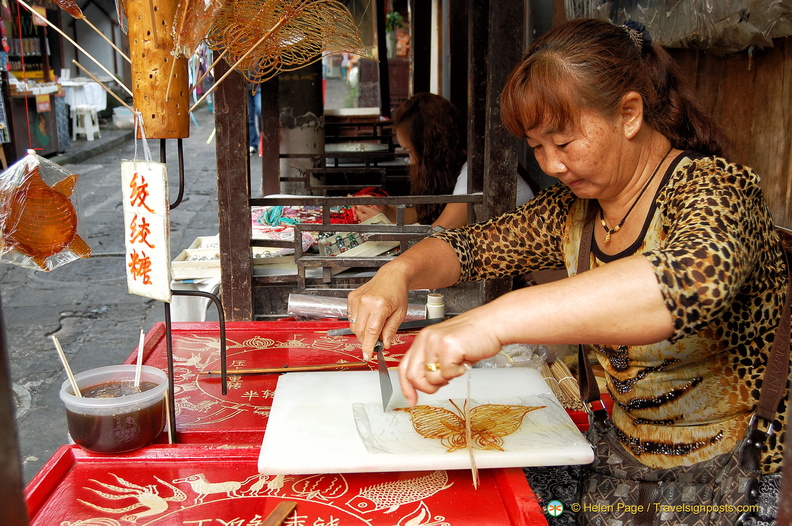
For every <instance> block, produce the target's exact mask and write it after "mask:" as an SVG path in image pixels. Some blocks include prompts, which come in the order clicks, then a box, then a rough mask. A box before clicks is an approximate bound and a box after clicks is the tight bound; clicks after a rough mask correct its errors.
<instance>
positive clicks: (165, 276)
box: [121, 160, 171, 302]
mask: <svg viewBox="0 0 792 526" xmlns="http://www.w3.org/2000/svg"><path fill="white" fill-rule="evenodd" d="M121 183H122V185H123V201H124V237H125V241H124V242H125V246H126V274H127V287H128V290H129V293H130V294H137V295H138V296H144V297H147V298H152V299H155V300H159V301H166V302H170V300H171V288H170V238H169V235H168V234H169V232H170V215H169V211H170V204H169V201H168V175H167V167H166V165H164V164H162V163H157V162H153V161H150V160H146V161H126V160H125V161H121Z"/></svg>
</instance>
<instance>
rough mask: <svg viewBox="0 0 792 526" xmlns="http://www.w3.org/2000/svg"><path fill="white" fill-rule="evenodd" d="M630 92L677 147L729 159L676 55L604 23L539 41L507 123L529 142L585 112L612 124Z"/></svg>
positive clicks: (510, 90) (519, 70)
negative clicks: (536, 132) (532, 133)
mask: <svg viewBox="0 0 792 526" xmlns="http://www.w3.org/2000/svg"><path fill="white" fill-rule="evenodd" d="M645 36H646V37H649V35H648V33H645ZM629 91H635V92H636V93H638V94H639V95H641V97H642V98H643V103H644V121H645V122H646V123H647V124H648V125H649V126H651V127H652V128H653V129H655V130H657V131H658V132H660V133H661V134H663V135H664V136H665V137H666V138H667V139H668V140H669V141H671V145H672V146H674V147H675V148H679V149H681V150H695V151H697V152H700V153H703V154H707V155H723V151H724V149H725V140H724V137H723V134H722V132H721V130H720V129H719V128H718V126H717V125H716V124H715V122H714V121H713V120H712V119H711V118H710V117H709V116H707V115H706V114H704V112H703V111H702V110H701V108H700V107H699V105H698V104H697V103H696V101H695V99H694V97H693V92H692V90H691V89H690V88H689V87H688V86H687V85H686V83H685V82H684V79H683V77H682V75H681V73H680V71H679V68H678V67H677V65H676V63H675V62H674V59H673V58H672V57H671V56H670V55H669V54H668V52H667V51H666V50H665V49H663V47H662V46H661V45H659V44H657V43H654V44H651V45H644V46H641V45H640V42H639V43H636V41H635V40H634V39H632V38H631V37H630V33H629V31H628V30H627V29H626V28H625V27H620V26H616V25H613V24H611V23H610V22H606V21H602V20H596V19H590V18H579V19H575V20H570V21H569V22H567V23H565V24H562V25H560V26H558V27H556V28H554V29H552V30H550V31H549V32H547V33H545V34H544V35H542V36H541V37H540V38H539V39H537V40H536V42H534V44H533V45H532V46H531V48H530V49H529V50H528V53H527V54H526V55H525V57H524V58H523V60H522V61H521V62H520V64H518V65H517V67H516V68H514V70H513V71H512V72H511V74H510V75H509V78H508V80H507V82H506V86H505V88H504V90H503V94H502V95H501V117H502V119H503V123H504V125H505V126H506V127H507V128H508V129H509V131H510V132H511V133H513V134H514V135H516V136H518V137H521V138H522V137H525V132H526V131H527V130H530V129H533V128H536V127H537V126H539V125H540V124H542V123H548V124H550V125H551V126H553V127H558V128H559V129H563V128H564V126H566V125H570V124H574V122H575V120H576V119H577V117H578V116H579V113H580V110H581V109H583V108H586V109H589V110H593V111H596V112H598V113H600V114H602V115H607V116H612V115H613V114H614V112H615V111H616V108H617V107H618V104H619V102H620V101H621V98H622V96H623V95H624V94H626V93H627V92H629Z"/></svg>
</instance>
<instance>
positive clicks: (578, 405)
mask: <svg viewBox="0 0 792 526" xmlns="http://www.w3.org/2000/svg"><path fill="white" fill-rule="evenodd" d="M542 377H543V378H544V380H545V382H547V385H549V386H550V389H551V390H552V391H553V394H554V395H556V398H558V401H559V402H561V405H562V406H564V409H569V410H571V411H584V410H585V409H584V407H583V402H582V401H581V399H580V387H579V386H578V381H577V380H576V379H575V377H574V376H572V371H570V370H569V367H567V366H566V364H565V363H564V362H563V361H561V360H555V361H554V362H551V363H549V364H548V363H543V364H542Z"/></svg>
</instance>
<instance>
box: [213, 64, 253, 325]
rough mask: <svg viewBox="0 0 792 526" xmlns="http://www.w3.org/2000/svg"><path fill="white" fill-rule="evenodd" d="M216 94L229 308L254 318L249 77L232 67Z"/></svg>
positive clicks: (223, 67) (231, 314)
mask: <svg viewBox="0 0 792 526" xmlns="http://www.w3.org/2000/svg"><path fill="white" fill-rule="evenodd" d="M228 68H229V66H228V63H226V62H225V61H224V60H223V61H220V62H219V63H218V64H217V66H215V73H216V74H217V75H218V76H220V75H223V74H225V73H226V71H228ZM214 97H215V99H214V101H215V105H214V108H215V128H216V129H217V139H216V151H217V210H218V216H219V220H218V225H219V229H220V232H219V238H220V268H221V269H223V272H222V275H221V278H222V281H221V285H220V286H221V291H222V296H223V311H224V312H225V318H226V320H227V321H251V320H252V319H253V262H252V259H251V255H250V238H251V235H252V226H251V224H250V199H249V196H250V160H249V158H248V153H247V152H248V127H247V91H246V84H245V79H244V78H243V77H242V75H241V74H240V73H239V72H236V71H234V72H232V73H231V74H230V75H229V76H228V78H226V79H225V80H224V81H223V82H222V83H221V84H220V85H219V86H218V87H217V90H215V92H214Z"/></svg>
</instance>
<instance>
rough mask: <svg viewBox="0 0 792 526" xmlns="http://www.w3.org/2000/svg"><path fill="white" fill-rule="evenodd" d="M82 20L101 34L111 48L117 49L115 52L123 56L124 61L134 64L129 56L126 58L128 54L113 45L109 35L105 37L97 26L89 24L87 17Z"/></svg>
mask: <svg viewBox="0 0 792 526" xmlns="http://www.w3.org/2000/svg"><path fill="white" fill-rule="evenodd" d="M80 20H82V21H83V22H85V23H86V24H88V27H90V28H91V29H93V30H94V31H96V32H97V33H99V36H100V37H102V38H103V39H105V42H107V43H108V44H110V46H111V47H112V48H113V49H115V50H116V51H117V52H118V54H119V55H121V58H123V59H124V60H126V61H127V63H129V64H131V63H132V60H131V59H130V58H129V57H128V56H126V53H124V52H123V51H121V50H120V49H119V48H118V46H116V45H115V44H113V41H112V40H110V39H109V38H108V37H107V35H105V34H104V33H102V32H101V31H99V29H97V27H96V26H94V25H93V24H92V23H91V22H89V21H88V19H87V18H86V17H82V18H81V19H80Z"/></svg>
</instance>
